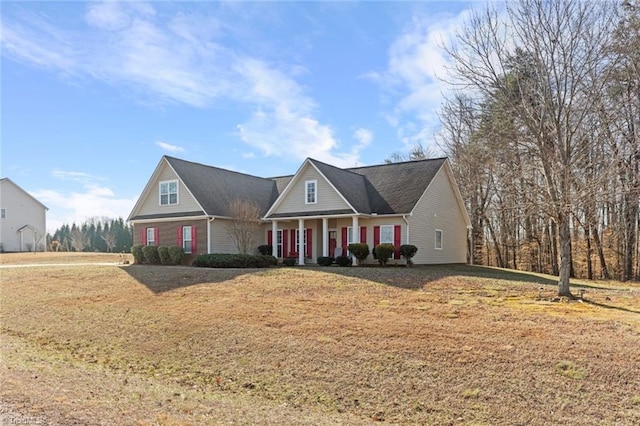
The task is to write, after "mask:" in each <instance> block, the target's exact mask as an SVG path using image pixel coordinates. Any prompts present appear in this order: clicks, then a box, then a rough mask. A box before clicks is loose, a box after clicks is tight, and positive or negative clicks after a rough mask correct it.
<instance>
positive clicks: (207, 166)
mask: <svg viewBox="0 0 640 426" xmlns="http://www.w3.org/2000/svg"><path fill="white" fill-rule="evenodd" d="M164 157H165V158H166V159H170V160H177V161H182V162H184V163H190V164H194V165H196V166H202V167H206V168H208V169H216V170H221V171H223V172H227V173H235V174H238V175H243V176H247V177H252V178H256V179H262V180H271V178H264V177H262V176H256V175H251V174H249V173H244V172H239V171H236V170H231V169H225V168H222V167H218V166H212V165H209V164H204V163H198V162H196V161H190V160H184V159H182V158H177V157H172V156H170V155H165V156H164Z"/></svg>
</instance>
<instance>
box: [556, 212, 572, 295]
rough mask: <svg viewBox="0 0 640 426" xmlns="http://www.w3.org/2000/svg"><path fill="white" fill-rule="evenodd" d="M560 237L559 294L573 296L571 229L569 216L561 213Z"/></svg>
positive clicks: (559, 222)
mask: <svg viewBox="0 0 640 426" xmlns="http://www.w3.org/2000/svg"><path fill="white" fill-rule="evenodd" d="M558 239H559V240H560V275H559V279H558V295H559V296H568V297H573V295H572V294H571V290H570V288H569V276H570V274H571V229H570V226H569V218H568V217H567V216H566V215H560V217H559V218H558Z"/></svg>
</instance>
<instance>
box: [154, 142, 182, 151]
mask: <svg viewBox="0 0 640 426" xmlns="http://www.w3.org/2000/svg"><path fill="white" fill-rule="evenodd" d="M156 145H158V146H159V147H160V148H162V149H163V150H165V151H168V152H183V151H184V148H183V147H181V146H178V145H171V144H169V143H166V142H162V141H157V142H156Z"/></svg>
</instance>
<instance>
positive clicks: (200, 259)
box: [192, 253, 273, 268]
mask: <svg viewBox="0 0 640 426" xmlns="http://www.w3.org/2000/svg"><path fill="white" fill-rule="evenodd" d="M192 265H193V266H198V267H202V268H267V267H269V266H271V265H273V256H262V255H253V254H233V253H231V254H230V253H214V254H201V255H199V256H197V257H196V258H195V259H194V260H193V263H192Z"/></svg>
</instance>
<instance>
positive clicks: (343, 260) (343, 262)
mask: <svg viewBox="0 0 640 426" xmlns="http://www.w3.org/2000/svg"><path fill="white" fill-rule="evenodd" d="M336 263H337V264H338V266H351V264H352V263H353V260H351V257H350V256H338V257H336Z"/></svg>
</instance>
